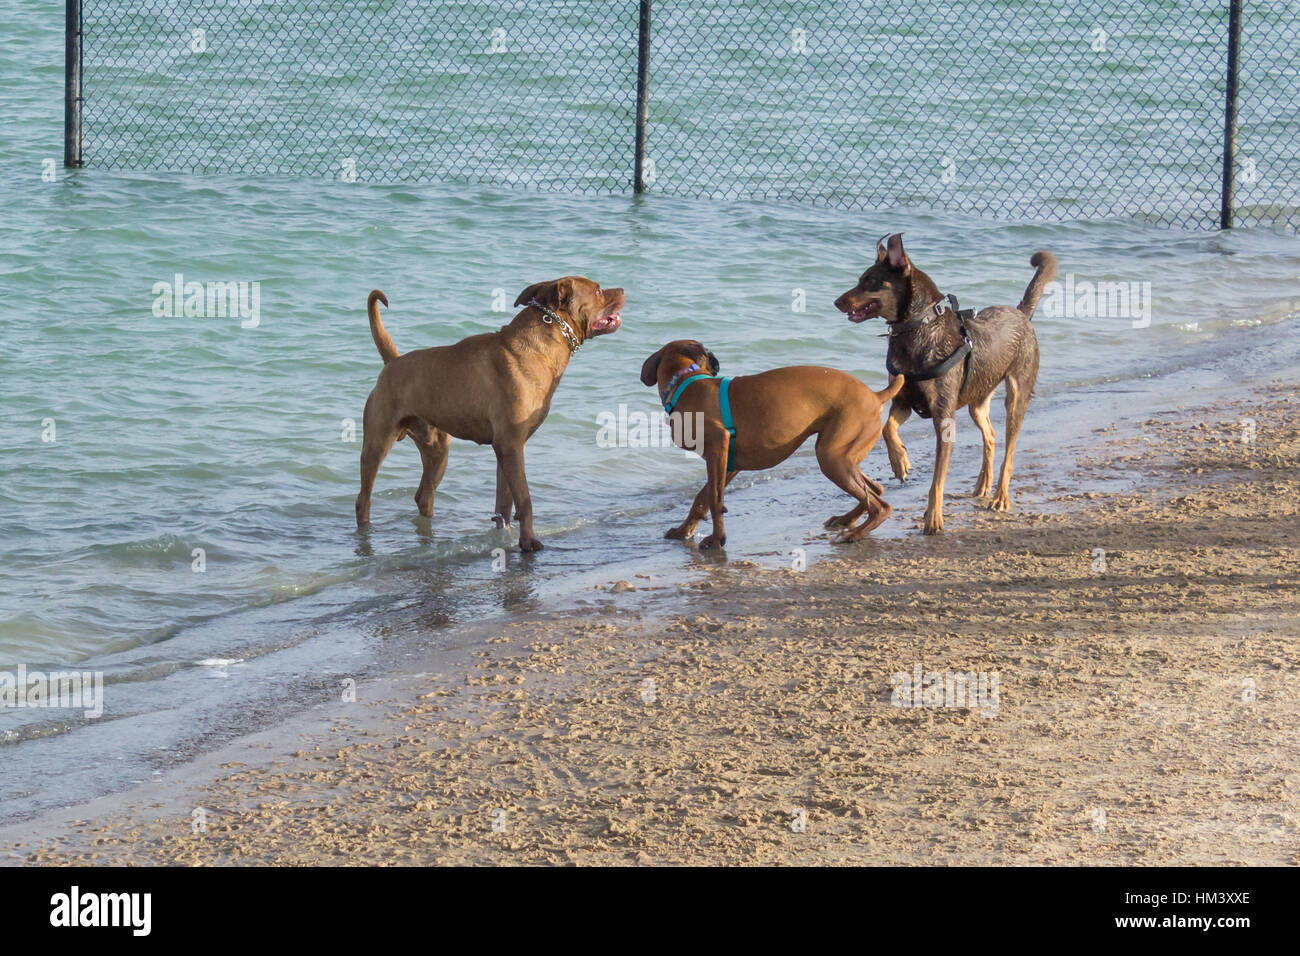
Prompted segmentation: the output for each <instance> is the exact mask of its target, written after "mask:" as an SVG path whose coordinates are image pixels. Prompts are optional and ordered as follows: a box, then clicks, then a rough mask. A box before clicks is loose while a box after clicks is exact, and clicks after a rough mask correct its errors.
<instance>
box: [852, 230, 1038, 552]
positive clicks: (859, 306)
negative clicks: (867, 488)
mask: <svg viewBox="0 0 1300 956" xmlns="http://www.w3.org/2000/svg"><path fill="white" fill-rule="evenodd" d="M1029 262H1030V265H1032V266H1034V267H1035V268H1036V269H1037V271H1036V272H1035V273H1034V278H1033V279H1032V280H1031V281H1030V283H1029V287H1028V288H1027V289H1025V296H1024V298H1023V299H1021V300H1020V305H1019V306H1018V307H1016V308H1012V307H1011V306H1009V305H995V306H991V307H990V308H987V309H983V310H982V311H980V313H979V314H978V315H975V316H968V314H967V313H963V314H962V316H958V315H957V313H956V312H954V311H953V309H952V307H951V306H950V303H949V300H948V298H947V297H945V296H944V295H943V294H942V293H940V292H939V287H938V286H937V285H935V284H934V281H933V280H932V279H931V278H930V277H929V276H928V275H926V274H925V273H924V272H922V271H921V270H920V269H918V268H916V266H914V265H912V260H911V259H909V258H908V257H907V253H906V252H905V251H904V249H903V235H902V233H898V234H896V235H892V236H890V237H889V241H888V243H886V242H885V240H884V239H882V240H880V241H879V242H877V243H876V263H875V265H873V266H872V267H871V268H870V269H868V270H867V271H866V272H864V273H862V276H861V277H860V278H859V279H858V284H857V285H856V286H854V287H853V288H852V289H850V290H849V291H848V292H845V293H844V294H843V295H842V296H840V297H839V298H838V299H836V300H835V307H836V308H837V309H839V310H840V311H841V312H843V313H845V314H846V315H847V316H848V317H849V321H850V322H864V321H866V320H867V319H871V318H876V317H879V318H882V319H884V320H885V322H886V324H888V326H889V351H888V353H887V358H886V362H885V365H886V367H887V368H888V369H890V370H891V373H892V372H893V371H894V370H897V371H899V372H901V373H902V374H903V375H904V376H905V377H906V379H907V385H906V387H904V388H903V390H902V391H901V392H899V394H898V396H897V397H896V398H895V399H894V403H893V405H892V406H891V407H890V409H889V421H887V422H886V423H885V430H884V434H885V447H886V448H888V449H889V463H890V465H891V466H892V467H893V469H894V474H895V476H897V477H898V478H899V480H905V479H906V478H907V473H908V472H909V471H910V470H911V468H912V465H911V462H909V461H908V458H907V449H905V448H904V447H903V443H902V441H901V440H900V439H899V437H898V426H899V425H901V424H902V423H903V422H905V421H906V420H907V417H908V415H910V414H911V413H912V412H916V413H917V414H918V415H920V416H921V417H922V418H933V419H934V430H935V436H936V445H935V456H934V479H933V481H932V482H931V484H930V500H929V503H928V506H927V507H926V509H925V523H924V530H925V533H926V534H934V533H935V532H936V531H942V530H943V485H944V479H945V478H946V477H947V475H948V461H949V459H950V458H951V457H952V443H953V429H954V427H955V425H956V419H955V418H954V416H955V415H956V414H957V410H958V409H960V408H961V407H962V406H963V405H969V406H970V417H971V419H972V420H973V421H974V422H975V425H976V426H977V427H978V428H979V430H980V433H981V434H982V435H983V436H984V465H983V467H982V468H981V469H980V476H979V480H978V481H977V482H976V483H975V496H976V497H978V498H982V497H985V496H987V495H988V494H989V492H991V491H992V490H993V444H994V432H993V426H992V424H990V422H989V403H990V402H991V401H992V399H993V392H994V391H995V390H996V389H997V387H998V385H1000V384H1002V383H1004V382H1005V383H1006V386H1007V394H1006V409H1007V447H1006V450H1005V451H1004V452H1003V457H1002V473H1001V474H1000V475H999V476H998V490H997V494H995V495H994V496H993V501H992V502H990V504H989V507H990V508H993V509H994V510H996V511H1010V510H1011V469H1012V461H1013V460H1014V458H1015V451H1016V436H1017V435H1018V434H1019V432H1020V424H1021V422H1022V421H1024V418H1025V409H1026V408H1027V407H1028V406H1029V400H1030V399H1031V398H1032V397H1033V394H1034V382H1035V380H1036V379H1037V378H1038V337H1037V336H1035V335H1034V327H1033V325H1032V324H1031V319H1032V317H1033V314H1034V308H1035V307H1036V306H1037V305H1038V299H1039V297H1040V296H1042V294H1043V289H1044V287H1045V286H1046V285H1047V283H1049V282H1051V281H1052V277H1053V276H1055V275H1056V257H1055V256H1053V255H1052V254H1051V253H1050V252H1046V251H1044V250H1040V251H1038V252H1035V253H1034V255H1033V256H1032V258H1030V260H1029ZM945 366H947V367H945Z"/></svg>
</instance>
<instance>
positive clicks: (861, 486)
mask: <svg viewBox="0 0 1300 956" xmlns="http://www.w3.org/2000/svg"><path fill="white" fill-rule="evenodd" d="M717 374H718V360H717V359H716V358H715V357H714V355H713V353H712V352H710V351H709V350H708V349H706V348H705V347H704V346H703V345H701V344H700V343H699V342H696V341H693V340H691V339H679V340H678V341H676V342H669V343H668V344H667V345H665V346H664V347H663V348H661V349H660V350H659V351H658V352H656V353H655V354H654V355H652V356H650V357H649V358H648V359H646V360H645V364H644V365H642V366H641V383H642V384H643V385H656V386H658V388H659V397H660V401H661V403H662V404H663V405H664V406H665V410H667V411H668V412H669V413H670V414H676V413H681V415H683V416H686V415H696V414H698V415H699V416H701V419H702V421H703V427H702V429H696V430H694V431H691V430H690V429H686V428H674V429H673V438H674V440H675V441H676V442H677V443H678V444H679V445H681V447H683V448H686V447H687V444H686V442H685V441H684V435H685V434H693V435H694V436H695V440H696V442H697V444H696V447H695V448H693V449H691V450H693V451H696V452H698V453H699V454H700V456H701V457H702V458H703V459H704V462H705V465H706V466H707V467H708V474H709V478H708V481H707V482H706V483H705V485H704V487H703V488H702V489H700V493H699V494H698V495H696V496H695V502H694V504H692V505H691V510H690V512H689V513H688V514H687V515H686V520H685V521H683V522H682V523H681V524H680V525H678V526H677V527H675V528H670V529H669V530H668V531H667V533H665V534H664V537H665V538H689V537H690V536H691V535H693V534H694V533H695V527H696V525H698V524H699V523H700V519H701V518H703V517H704V516H705V515H706V514H708V515H711V517H712V520H713V533H712V534H711V535H709V536H708V537H707V538H705V539H704V540H703V541H701V542H700V547H701V548H712V547H719V548H720V547H722V546H724V545H725V544H726V543H727V531H726V528H725V527H723V520H722V515H723V512H724V511H725V510H726V509H725V507H724V506H723V489H724V488H726V486H727V483H728V482H730V481H731V479H732V478H734V477H735V476H736V473H737V472H740V471H762V470H764V469H767V468H772V467H774V466H776V465H778V464H780V463H781V462H783V461H785V460H786V459H787V458H789V457H790V456H791V455H793V454H794V453H795V451H796V450H797V449H798V448H799V446H800V445H802V444H803V443H804V441H805V440H806V439H807V438H808V436H809V435H816V436H817V464H818V465H820V466H821V469H822V474H824V475H825V476H826V477H827V478H829V479H830V480H831V481H833V482H835V484H836V485H838V486H839V487H840V488H842V489H844V490H845V491H847V492H848V493H849V494H850V495H852V496H853V497H854V498H856V499H857V500H858V504H857V507H855V508H854V509H853V510H851V511H849V512H848V513H846V514H842V515H834V516H833V517H831V518H830V519H829V520H828V521H827V522H826V527H828V528H843V529H844V530H843V531H841V532H840V534H839V535H838V537H836V539H835V540H836V541H839V542H845V541H857V540H858V539H859V538H861V537H862V536H863V535H864V534H866V533H867V532H868V531H870V530H872V529H873V528H875V527H878V526H879V525H880V523H881V522H882V521H884V520H885V519H886V518H888V517H889V512H890V507H889V505H887V504H886V503H885V499H884V498H883V497H881V496H882V495H883V494H884V491H885V489H884V488H883V487H882V486H881V485H880V483H879V482H876V481H872V480H871V479H870V478H868V477H867V476H866V475H864V474H863V473H862V469H861V468H859V467H858V466H859V465H860V464H861V463H862V461H863V460H864V459H865V458H866V457H867V452H869V451H870V450H871V446H872V445H874V444H875V443H876V439H878V438H879V437H880V430H881V424H880V412H881V409H882V407H883V405H884V403H885V402H887V401H888V400H889V399H891V398H893V397H894V395H896V394H897V393H898V390H899V389H900V388H902V387H903V376H901V375H896V376H894V377H893V378H891V379H890V382H889V387H888V388H886V389H885V390H884V391H882V392H873V391H872V390H871V389H869V388H867V386H866V385H864V384H863V383H862V382H860V381H858V380H857V379H856V378H854V377H853V376H852V375H849V374H848V373H846V372H839V371H836V370H835V369H833V368H821V367H819V366H813V365H796V366H791V367H789V368H776V369H772V370H771V371H769V372H760V373H759V374H758V375H742V376H740V377H738V378H735V379H732V380H731V384H730V387H729V395H728V398H729V405H730V408H731V415H732V421H733V424H734V427H735V432H736V437H735V440H734V441H733V440H732V437H731V433H730V432H729V431H728V430H727V428H726V426H725V425H724V423H723V415H722V403H721V397H720V392H721V388H722V381H723V380H722V379H719V378H717V377H716V376H717ZM696 377H698V378H699V380H698V381H691V379H692V378H696ZM683 383H685V385H686V387H685V388H683V389H682V390H681V391H680V392H678V389H679V388H680V387H681V386H682V384H683ZM670 405H671V406H672V407H671V408H670V407H669V406H670ZM701 440H702V444H703V448H702V449H701V448H700V447H699V444H698V443H699V442H700V441H701ZM733 446H734V447H733ZM729 457H730V458H731V461H730V462H729V461H728V458H729ZM863 512H866V514H867V520H866V521H864V522H863V523H862V524H860V525H857V526H856V527H855V526H854V522H855V521H857V520H858V518H859V517H861V516H862V514H863Z"/></svg>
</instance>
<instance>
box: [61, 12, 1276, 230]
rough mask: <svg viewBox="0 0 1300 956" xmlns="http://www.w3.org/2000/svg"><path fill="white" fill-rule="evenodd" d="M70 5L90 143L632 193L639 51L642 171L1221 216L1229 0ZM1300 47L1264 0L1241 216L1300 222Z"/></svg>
mask: <svg viewBox="0 0 1300 956" xmlns="http://www.w3.org/2000/svg"><path fill="white" fill-rule="evenodd" d="M73 2H76V3H79V4H80V8H81V16H82V21H81V35H82V51H81V55H82V63H83V67H82V73H81V77H80V80H81V91H82V96H83V97H84V104H83V106H82V123H83V129H84V133H83V134H82V135H83V136H84V141H83V144H82V148H83V150H84V160H85V162H87V163H89V164H91V165H95V166H100V167H106V168H122V169H152V170H178V171H191V172H202V173H242V174H248V173H252V174H278V175H294V176H310V177H320V178H331V179H337V180H343V181H366V182H403V181H418V182H450V183H482V184H491V185H496V186H503V187H505V186H525V187H534V188H543V189H555V190H566V191H575V192H584V193H598V194H613V193H622V192H629V191H631V190H632V189H633V188H634V187H635V186H636V185H638V184H634V183H633V170H634V167H635V159H636V156H635V153H636V142H637V137H636V132H637V130H636V127H637V122H636V121H637V108H636V107H637V94H638V82H637V81H638V56H639V54H640V55H643V56H645V57H646V58H647V61H646V66H647V73H648V78H649V84H648V88H647V89H646V90H645V91H644V92H645V94H646V99H647V103H648V111H647V115H648V123H647V127H646V129H645V142H646V154H645V157H644V160H645V162H644V175H643V180H644V181H643V183H642V184H640V185H642V186H643V187H644V188H645V189H647V190H648V191H650V192H656V193H662V194H670V195H676V196H691V197H712V198H718V199H779V200H794V201H800V202H814V203H821V204H827V205H834V206H840V207H845V208H853V209H883V208H890V207H898V206H906V207H913V208H916V209H929V210H952V211H956V212H964V213H972V214H977V215H984V216H993V217H1004V218H1012V219H1019V220H1066V219H1081V218H1086V219H1097V218H1123V219H1137V220H1144V221H1149V222H1154V223H1160V224H1164V225H1169V226H1178V227H1185V228H1215V227H1217V226H1218V225H1219V223H1220V199H1221V195H1222V191H1223V170H1224V137H1225V123H1224V109H1225V92H1226V88H1227V80H1226V77H1227V62H1228V46H1229V33H1228V26H1229V7H1230V0H1199V2H1186V0H1181V2H1172V0H1081V2H1078V3H1074V4H1071V5H1069V6H1066V7H1060V6H1056V5H1048V4H1039V3H1035V2H1031V0H1015V2H994V0H943V2H939V0H915V2H912V3H909V4H896V3H888V4H887V3H883V2H880V3H877V2H856V3H855V2H847V3H831V2H829V0H802V2H787V0H732V2H721V0H718V2H709V0H694V2H686V0H659V2H656V3H654V4H653V8H652V18H651V24H652V29H651V30H650V43H649V48H648V50H647V49H639V44H638V21H639V16H640V14H641V12H642V4H641V3H640V2H638V0H606V2H597V0H593V2H587V0H534V2H513V0H503V2H491V3H489V2H473V0H464V2H443V3H436V4H435V3H428V2H424V0H384V2H379V0H361V2H345V0H286V2H269V0H267V2H250V0H197V2H192V3H184V4H176V3H174V0H136V2H132V3H124V2H114V0H73ZM71 6H72V3H70V7H71ZM1297 48H1300V0H1275V2H1270V0H1248V2H1246V3H1245V5H1244V15H1243V17H1242V30H1241V58H1240V96H1239V117H1238V130H1239V131H1238V134H1237V154H1236V163H1235V168H1236V174H1237V175H1236V197H1235V199H1236V202H1235V213H1236V222H1237V224H1249V223H1264V224H1275V225H1279V226H1282V227H1285V228H1288V229H1290V230H1296V229H1297V228H1300V151H1298V150H1297V149H1296V145H1297V143H1300V118H1298V114H1297V110H1296V103H1297V102H1300V73H1298V72H1297V70H1296V67H1295V62H1294V61H1295V52H1296V50H1297ZM70 61H71V58H70ZM70 68H71V67H70Z"/></svg>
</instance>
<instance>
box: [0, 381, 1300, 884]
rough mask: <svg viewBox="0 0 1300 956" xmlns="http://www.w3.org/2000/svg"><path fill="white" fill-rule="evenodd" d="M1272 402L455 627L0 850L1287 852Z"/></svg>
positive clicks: (1291, 420) (1287, 615)
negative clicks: (663, 581)
mask: <svg viewBox="0 0 1300 956" xmlns="http://www.w3.org/2000/svg"><path fill="white" fill-rule="evenodd" d="M1298 410H1300V389H1297V387H1296V384H1295V382H1294V379H1288V380H1287V381H1274V382H1273V383H1272V384H1271V385H1268V386H1265V387H1260V388H1257V389H1255V390H1254V391H1253V392H1252V393H1251V395H1250V396H1248V397H1243V398H1242V399H1241V400H1240V401H1238V402H1236V403H1232V404H1224V403H1218V404H1215V405H1213V406H1212V407H1207V408H1198V407H1194V406H1192V405H1191V404H1189V405H1188V406H1186V407H1178V408H1170V409H1166V410H1163V411H1158V412H1156V411H1153V412H1152V413H1151V414H1150V417H1149V418H1147V419H1145V420H1144V421H1142V423H1141V425H1140V427H1138V428H1137V429H1136V430H1132V431H1119V430H1116V429H1103V430H1102V431H1100V432H1098V433H1097V434H1095V435H1094V436H1093V437H1094V438H1095V442H1093V443H1092V444H1091V448H1092V452H1091V453H1090V454H1088V455H1084V456H1081V457H1080V458H1079V460H1078V462H1077V469H1076V471H1075V473H1074V474H1072V475H1065V476H1060V477H1061V485H1062V487H1063V488H1068V487H1071V486H1073V487H1075V488H1078V489H1088V488H1093V487H1108V486H1109V485H1110V484H1113V483H1114V482H1113V481H1112V479H1114V478H1115V477H1116V476H1117V475H1121V474H1122V475H1123V476H1125V477H1126V478H1127V479H1128V481H1127V482H1126V486H1127V489H1126V490H1122V491H1114V492H1111V491H1089V490H1077V491H1062V492H1061V493H1059V494H1057V493H1054V494H1051V495H1049V496H1048V503H1049V504H1050V507H1043V508H1027V507H1020V508H1017V509H1016V510H1015V511H1013V512H1012V513H1010V514H1009V515H1003V514H995V513H991V512H989V511H987V510H985V509H983V508H981V507H978V503H977V502H976V501H974V500H973V499H971V498H969V497H966V496H961V495H954V496H952V497H951V498H950V503H949V509H948V515H949V518H948V531H947V532H946V533H945V534H943V535H942V536H939V537H935V538H927V537H923V536H921V535H920V534H913V535H909V536H907V537H904V538H901V539H895V540H884V541H874V542H873V541H868V542H863V543H862V544H861V545H860V546H857V547H854V548H853V549H851V550H845V551H844V552H843V556H842V557H841V558H839V559H837V560H830V561H822V562H820V563H816V564H814V565H812V566H811V567H808V568H806V569H804V570H800V569H798V568H796V567H791V568H789V569H785V570H773V569H771V568H761V567H758V566H757V565H753V564H752V563H751V562H747V561H731V562H728V561H727V560H725V559H722V558H719V559H718V560H717V563H716V564H713V565H711V566H710V567H709V570H708V571H707V573H706V574H704V575H702V576H701V577H700V578H699V579H697V580H695V581H693V582H691V583H690V584H688V585H685V586H682V585H675V586H673V587H660V588H658V589H656V585H655V583H654V582H647V581H643V580H622V581H610V582H608V583H607V584H606V585H604V586H602V587H601V588H600V589H599V591H598V592H597V595H596V597H598V598H599V599H600V600H599V601H597V602H594V603H593V605H592V607H591V609H590V610H589V611H588V612H586V613H585V614H583V615H582V616H579V617H574V616H572V615H569V616H566V617H563V618H560V617H552V618H545V617H544V618H540V619H536V620H525V621H516V622H512V623H510V624H508V625H503V626H501V627H500V628H498V629H493V628H492V627H485V628H481V629H479V630H474V629H467V630H466V631H465V632H464V633H462V634H461V635H460V636H459V637H458V639H457V640H456V641H455V642H453V644H452V646H450V647H449V648H447V649H446V650H445V651H444V652H443V653H442V655H441V657H440V659H439V668H438V670H437V671H434V672H428V673H423V674H420V675H417V676H406V677H401V678H393V679H392V680H388V681H378V682H373V683H369V684H363V685H362V686H361V687H360V688H359V689H358V692H357V697H358V699H357V701H356V702H355V703H344V702H340V703H338V704H335V705H330V706H327V707H323V708H318V709H316V710H314V711H311V712H309V713H306V714H304V715H302V716H301V717H300V718H298V719H297V720H295V721H293V722H291V723H290V724H288V725H285V726H281V727H277V728H275V729H274V730H273V731H269V732H266V733H262V734H256V735H253V736H251V737H247V738H244V739H241V740H238V741H236V742H234V743H232V744H230V745H228V746H226V747H223V748H222V749H220V750H219V751H217V752H215V753H211V754H209V755H207V756H206V757H203V758H201V759H199V760H197V761H195V762H193V763H190V764H186V765H185V766H183V767H182V768H179V769H178V770H176V771H173V772H170V773H168V774H166V775H164V776H163V777H161V778H160V779H159V780H158V781H157V782H155V783H150V784H146V785H144V786H141V787H138V788H136V789H135V790H132V791H128V792H126V793H123V794H119V795H116V796H113V797H108V798H104V799H101V800H99V801H96V802H95V803H92V804H89V805H87V806H83V807H79V808H75V809H71V810H66V811H60V812H58V813H50V814H47V815H45V816H44V817H42V818H39V819H36V820H33V821H29V822H27V823H24V824H20V825H13V826H9V827H7V828H5V829H4V830H0V854H3V855H4V859H5V860H6V861H7V862H9V863H20V862H25V863H39V864H59V863H113V864H158V863H161V864H185V865H189V864H290V865H307V864H358V865H361V864H1292V865H1293V864H1296V863H1300V852H1298V851H1297V846H1300V841H1298V840H1297V825H1298V824H1300V766H1298V761H1297V754H1300V669H1298V668H1297V664H1296V660H1295V654H1294V648H1295V646H1296V645H1295V642H1296V639H1297V637H1300V613H1298V611H1297V608H1298V607H1300V602H1298V601H1297V587H1298V585H1300V548H1298V547H1297V545H1298V543H1300V536H1298V535H1297V532H1296V527H1297V510H1298V507H1300V506H1298V505H1297V501H1300V479H1298V478H1297V471H1296V467H1297V458H1298V456H1300V423H1298V422H1297V415H1296V413H1297V411H1298ZM915 436H916V433H915V432H914V433H913V437H912V440H913V441H914V442H915V441H917V440H918V439H917V438H916V437H915ZM966 464H969V462H967V463H966ZM955 483H956V482H950V488H952V487H953V485H954V484H955ZM962 484H964V482H963V483H962ZM915 517H916V516H912V515H906V514H901V513H896V514H895V516H894V518H893V520H894V521H912V520H915ZM918 669H919V671H920V674H921V675H922V683H923V685H924V684H932V686H931V689H930V690H929V691H926V690H925V689H924V687H923V688H921V689H919V692H918V693H916V694H912V692H911V689H910V688H909V687H908V682H909V681H911V679H912V676H913V675H915V674H916V673H917V671H918ZM903 675H906V676H905V677H904V676H903ZM930 675H937V680H935V679H934V678H933V677H931V676H930ZM955 675H962V677H963V679H966V678H967V676H969V681H970V684H971V687H972V689H973V692H972V694H967V695H966V696H965V697H962V695H961V693H960V691H961V686H960V682H958V683H954V681H953V679H952V678H953V677H954V676H955ZM934 687H938V688H939V690H938V691H936V690H934V689H933V688H934ZM954 688H956V691H957V693H956V695H955V696H954ZM981 689H982V690H983V691H984V693H983V695H982V696H981V695H980V694H979V693H978V691H979V690H981ZM944 692H946V696H945V693H944ZM973 698H974V699H973ZM904 705H911V706H904Z"/></svg>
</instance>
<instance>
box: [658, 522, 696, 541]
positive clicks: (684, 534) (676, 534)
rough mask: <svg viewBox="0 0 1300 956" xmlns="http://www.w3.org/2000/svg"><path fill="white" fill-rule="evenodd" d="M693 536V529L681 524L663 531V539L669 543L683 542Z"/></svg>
mask: <svg viewBox="0 0 1300 956" xmlns="http://www.w3.org/2000/svg"><path fill="white" fill-rule="evenodd" d="M693 534H695V529H694V528H693V527H692V528H688V527H687V526H686V525H684V524H681V525H678V526H677V527H675V528H669V529H668V530H667V531H665V532H664V537H665V538H667V539H668V540H669V541H683V540H685V539H686V538H689V537H690V536H691V535H693Z"/></svg>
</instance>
